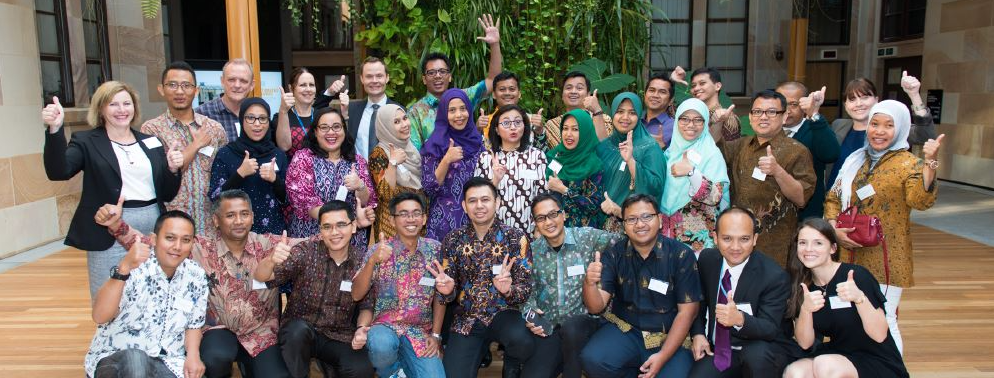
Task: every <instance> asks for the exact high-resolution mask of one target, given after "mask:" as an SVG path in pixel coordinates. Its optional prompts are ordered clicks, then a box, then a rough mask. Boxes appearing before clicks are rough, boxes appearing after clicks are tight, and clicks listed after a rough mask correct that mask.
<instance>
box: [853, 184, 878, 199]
mask: <svg viewBox="0 0 994 378" xmlns="http://www.w3.org/2000/svg"><path fill="white" fill-rule="evenodd" d="M874 194H877V192H876V191H875V190H873V185H870V184H866V186H864V187H862V188H859V189H857V190H856V195H857V196H859V199H861V200H864V199H867V198H870V197H873V195H874Z"/></svg>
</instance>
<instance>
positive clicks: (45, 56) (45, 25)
mask: <svg viewBox="0 0 994 378" xmlns="http://www.w3.org/2000/svg"><path fill="white" fill-rule="evenodd" d="M35 25H36V27H37V32H38V52H39V55H40V58H41V96H42V102H43V103H50V102H51V101H52V96H58V97H59V101H60V102H61V103H62V104H63V105H66V106H74V105H75V104H76V102H75V99H74V97H73V87H72V82H73V81H72V75H71V73H70V66H69V43H68V42H67V40H66V4H65V2H64V1H63V0H35Z"/></svg>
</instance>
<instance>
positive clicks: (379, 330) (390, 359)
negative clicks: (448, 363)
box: [366, 324, 445, 378]
mask: <svg viewBox="0 0 994 378" xmlns="http://www.w3.org/2000/svg"><path fill="white" fill-rule="evenodd" d="M366 349H368V350H369V360H370V362H372V363H373V367H374V368H376V373H377V374H379V376H380V377H389V376H391V375H393V374H394V373H396V372H397V370H399V369H404V373H405V374H407V376H408V377H410V378H433V377H444V376H445V368H444V367H442V360H441V359H440V358H438V357H437V356H436V357H418V356H417V354H415V353H414V346H413V345H411V341H410V340H408V339H407V337H406V336H403V337H402V336H398V335H397V332H395V331H394V330H393V329H392V328H390V327H387V326H385V325H381V324H377V325H374V326H372V327H370V328H369V334H368V335H367V336H366Z"/></svg>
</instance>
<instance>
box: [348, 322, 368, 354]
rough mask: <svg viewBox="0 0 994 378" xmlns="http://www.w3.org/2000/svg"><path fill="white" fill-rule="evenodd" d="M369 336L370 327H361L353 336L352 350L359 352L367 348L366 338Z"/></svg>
mask: <svg viewBox="0 0 994 378" xmlns="http://www.w3.org/2000/svg"><path fill="white" fill-rule="evenodd" d="M368 335H369V326H363V327H359V328H357V329H356V330H355V334H354V335H353V336H352V349H353V350H359V349H362V347H364V346H366V337H367V336H368Z"/></svg>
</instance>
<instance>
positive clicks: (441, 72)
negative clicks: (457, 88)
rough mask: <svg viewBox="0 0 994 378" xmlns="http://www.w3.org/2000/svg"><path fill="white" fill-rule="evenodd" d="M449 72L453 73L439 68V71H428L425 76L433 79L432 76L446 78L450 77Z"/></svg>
mask: <svg viewBox="0 0 994 378" xmlns="http://www.w3.org/2000/svg"><path fill="white" fill-rule="evenodd" d="M449 72H452V71H449V70H448V69H445V68H439V69H437V70H428V71H425V76H429V77H431V76H445V75H448V74H449Z"/></svg>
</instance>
